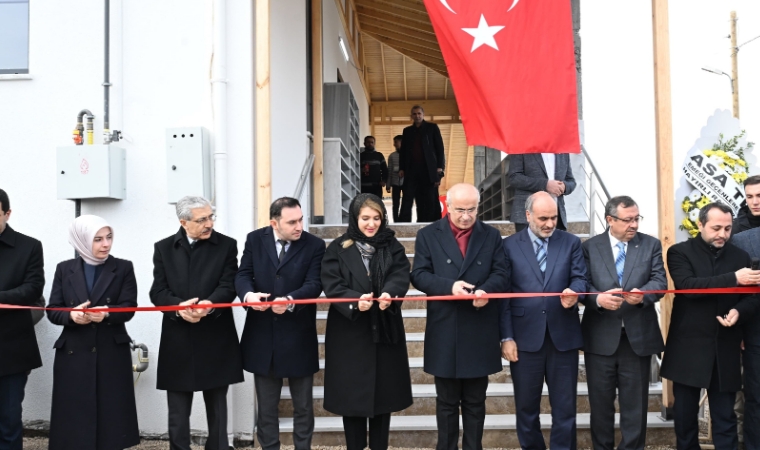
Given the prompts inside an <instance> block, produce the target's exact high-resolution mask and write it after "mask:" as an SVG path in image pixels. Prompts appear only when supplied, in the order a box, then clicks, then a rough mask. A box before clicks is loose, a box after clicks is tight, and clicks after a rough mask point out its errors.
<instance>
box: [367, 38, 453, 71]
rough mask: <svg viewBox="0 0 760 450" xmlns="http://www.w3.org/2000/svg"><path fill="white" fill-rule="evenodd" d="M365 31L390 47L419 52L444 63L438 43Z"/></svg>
mask: <svg viewBox="0 0 760 450" xmlns="http://www.w3.org/2000/svg"><path fill="white" fill-rule="evenodd" d="M365 33H367V34H368V35H370V36H372V37H373V38H375V39H377V40H378V41H380V42H381V43H383V44H385V45H387V46H389V47H393V48H395V49H404V50H409V51H412V52H417V53H419V54H421V55H425V56H427V57H429V58H434V59H438V60H440V61H441V63H443V54H442V53H441V48H440V47H439V46H438V44H437V43H436V44H430V43H427V42H415V41H408V40H404V39H403V38H399V37H398V36H395V37H388V36H382V35H380V34H377V33H373V32H371V31H365Z"/></svg>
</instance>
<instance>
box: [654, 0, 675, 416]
mask: <svg viewBox="0 0 760 450" xmlns="http://www.w3.org/2000/svg"><path fill="white" fill-rule="evenodd" d="M652 34H653V42H654V100H655V102H654V103H655V121H656V141H657V167H658V168H659V170H658V172H657V191H658V194H657V195H658V198H657V200H658V220H659V235H660V241H661V242H662V252H663V253H662V254H663V257H666V256H667V251H668V248H669V247H670V246H671V245H673V244H675V216H674V213H675V204H674V203H675V202H674V199H673V198H674V196H675V194H674V192H675V191H674V190H673V129H672V116H673V113H672V109H671V104H670V38H669V32H668V0H652ZM665 259H666V261H665V262H666V263H667V258H665ZM668 289H673V281H672V280H671V279H670V278H668ZM672 310H673V296H672V295H666V296H665V297H664V298H663V299H662V300H661V301H660V327H661V329H662V335H663V337H664V338H665V339H667V336H668V329H669V328H670V315H671V312H672ZM662 405H663V417H666V418H667V416H668V413H667V410H668V409H669V408H672V407H673V383H672V382H671V381H669V380H666V379H664V378H663V380H662Z"/></svg>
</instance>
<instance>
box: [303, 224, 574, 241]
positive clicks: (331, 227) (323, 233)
mask: <svg viewBox="0 0 760 450" xmlns="http://www.w3.org/2000/svg"><path fill="white" fill-rule="evenodd" d="M486 223H487V224H488V225H491V226H492V227H494V228H496V229H498V230H499V231H500V232H501V235H502V236H510V235H512V234H515V224H514V223H512V222H509V221H486ZM428 225H430V224H429V223H394V224H392V225H391V228H392V229H393V230H394V231H395V232H396V237H397V238H414V237H416V236H417V231H419V230H420V229H422V228H424V227H426V226H428ZM346 227H347V226H346V224H325V225H313V224H312V225H310V226H309V229H308V231H309V233H311V234H313V235H315V236H318V237H321V238H322V239H335V238H338V237H340V236H342V235H343V234H344V233H345V232H346ZM567 231H568V232H570V233H573V234H588V233H589V223H588V222H570V223H569V224H568V227H567Z"/></svg>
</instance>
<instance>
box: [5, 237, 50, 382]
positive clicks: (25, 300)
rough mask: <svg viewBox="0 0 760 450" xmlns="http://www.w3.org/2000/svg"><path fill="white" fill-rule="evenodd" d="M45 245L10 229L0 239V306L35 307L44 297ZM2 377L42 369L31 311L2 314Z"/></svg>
mask: <svg viewBox="0 0 760 450" xmlns="http://www.w3.org/2000/svg"><path fill="white" fill-rule="evenodd" d="M44 287H45V271H44V268H43V259H42V244H41V243H40V241H38V240H37V239H33V238H30V237H29V236H25V235H23V234H21V233H19V232H17V231H16V230H14V229H13V228H11V226H10V225H7V224H6V226H5V231H3V234H2V235H0V303H2V304H5V305H20V306H33V305H34V304H35V303H36V302H37V301H38V300H39V299H40V296H42V289H43V288H44ZM0 361H1V362H0V377H1V376H5V375H13V374H17V373H23V372H28V371H30V370H32V369H36V368H38V367H41V366H42V359H40V349H39V347H38V346H37V336H36V335H35V334H34V323H33V322H32V315H31V313H30V312H29V311H24V310H16V311H13V310H2V311H0Z"/></svg>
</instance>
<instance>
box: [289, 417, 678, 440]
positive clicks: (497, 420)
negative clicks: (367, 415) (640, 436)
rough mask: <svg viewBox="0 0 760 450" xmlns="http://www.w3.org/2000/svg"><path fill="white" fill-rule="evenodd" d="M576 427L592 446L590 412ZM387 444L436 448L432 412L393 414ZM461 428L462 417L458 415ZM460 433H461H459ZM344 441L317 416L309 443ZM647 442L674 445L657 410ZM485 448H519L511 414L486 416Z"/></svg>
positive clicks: (544, 424) (333, 425)
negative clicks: (424, 413)
mask: <svg viewBox="0 0 760 450" xmlns="http://www.w3.org/2000/svg"><path fill="white" fill-rule="evenodd" d="M540 421H541V430H542V431H543V433H544V439H545V440H546V441H547V444H549V432H550V430H551V424H552V420H551V415H550V414H541V415H540ZM576 426H577V429H578V448H591V447H593V445H592V442H591V433H590V429H591V424H590V415H589V414H587V413H581V414H578V415H577V416H576ZM390 428H391V434H390V446H392V447H404V448H435V445H436V441H437V425H436V418H435V416H434V415H424V416H392V417H391V426H390ZM615 428H616V430H618V433H616V434H618V436H617V438H616V439H617V440H619V439H620V436H619V429H620V416H619V415H618V414H615ZM460 430H461V418H460ZM280 432H281V439H282V443H283V444H285V445H292V441H293V437H292V432H293V419H292V418H290V417H281V418H280ZM460 433H461V432H460ZM340 445H346V444H345V436H344V434H343V419H342V418H340V417H317V418H315V423H314V437H313V441H312V446H340ZM646 445H658V446H671V447H674V446H675V434H674V432H673V422H672V421H670V422H666V421H663V420H662V419H661V418H660V413H657V412H650V413H647V439H646ZM483 447H484V448H519V447H520V443H519V442H518V440H517V432H516V417H515V415H513V414H489V415H487V416H486V420H485V426H484V433H483Z"/></svg>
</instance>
